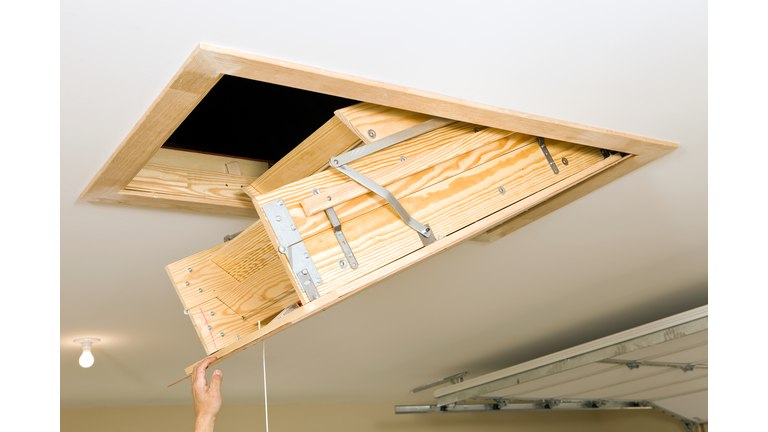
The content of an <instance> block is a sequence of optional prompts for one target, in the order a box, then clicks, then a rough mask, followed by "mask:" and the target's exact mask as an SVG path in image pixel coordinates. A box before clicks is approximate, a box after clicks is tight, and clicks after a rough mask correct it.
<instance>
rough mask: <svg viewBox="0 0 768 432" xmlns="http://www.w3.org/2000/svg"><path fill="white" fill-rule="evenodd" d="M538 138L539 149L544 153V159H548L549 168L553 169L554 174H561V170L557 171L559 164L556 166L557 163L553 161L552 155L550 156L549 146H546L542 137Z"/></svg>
mask: <svg viewBox="0 0 768 432" xmlns="http://www.w3.org/2000/svg"><path fill="white" fill-rule="evenodd" d="M536 138H537V139H538V140H539V148H540V149H541V151H542V152H543V153H544V157H545V158H547V162H548V163H549V167H550V168H552V172H553V173H555V175H557V174H560V170H559V169H557V164H555V161H554V160H552V155H550V154H549V150H548V149H547V145H546V144H544V138H542V137H536Z"/></svg>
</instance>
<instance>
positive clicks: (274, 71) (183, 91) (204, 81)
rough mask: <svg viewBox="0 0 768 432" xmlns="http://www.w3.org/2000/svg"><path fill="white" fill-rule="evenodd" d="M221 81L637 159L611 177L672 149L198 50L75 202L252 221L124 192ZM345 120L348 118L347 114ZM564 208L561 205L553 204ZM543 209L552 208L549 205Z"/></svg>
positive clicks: (232, 210)
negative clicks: (250, 82) (234, 79)
mask: <svg viewBox="0 0 768 432" xmlns="http://www.w3.org/2000/svg"><path fill="white" fill-rule="evenodd" d="M222 74H228V75H233V76H238V77H241V78H247V79H254V80H258V81H263V82H268V83H272V84H278V85H284V86H288V87H293V88H300V89H303V90H309V91H315V92H320V93H324V94H330V95H334V96H339V97H344V98H349V99H354V100H359V101H363V102H368V103H372V104H376V105H381V106H385V107H388V108H392V109H399V110H405V111H410V112H415V113H421V114H424V115H426V116H438V117H445V118H450V119H453V120H458V121H463V122H468V123H473V124H479V125H484V126H487V127H494V128H498V129H503V130H512V131H518V132H520V133H525V134H529V135H534V136H543V137H546V138H553V139H561V140H565V141H569V142H573V143H578V144H584V145H589V146H593V147H597V148H605V149H610V150H616V151H620V152H625V153H629V154H633V155H636V156H637V158H636V159H635V160H634V161H633V165H632V166H631V167H630V166H627V167H623V168H622V169H621V170H615V171H613V173H614V175H617V174H620V175H624V174H626V173H628V172H631V171H632V170H634V169H636V168H637V167H639V166H643V165H645V164H647V163H649V162H651V161H653V160H655V159H657V158H659V157H661V156H663V155H665V154H667V153H669V152H671V151H673V150H674V149H676V148H677V147H678V146H677V144H674V143H670V142H665V141H661V140H656V139H651V138H644V137H640V136H636V135H630V134H625V133H621V132H615V131H610V130H606V129H601V128H597V127H592V126H584V125H579V124H576V123H571V122H566V121H562V120H554V119H549V118H546V117H541V116H535V115H531V114H525V113H520V112H516V111H512V110H508V109H503V108H496V107H491V106H487V105H482V104H477V103H474V102H468V101H464V100H460V99H456V98H452V97H448V96H441V95H437V94H433V93H428V92H424V91H419V90H414V89H409V88H405V87H400V86H396V85H392V84H386V83H381V82H377V81H373V80H369V79H365V78H359V77H354V76H349V75H345V74H340V73H336V72H330V71H325V70H322V69H318V68H314V67H311V66H304V65H298V64H294V63H290V62H286V61H282V60H275V59H270V58H267V57H262V56H258V55H254V54H249V53H244V52H239V51H235V50H230V49H226V48H220V47H215V46H212V45H207V44H200V45H198V46H197V47H196V48H195V49H194V51H193V52H192V54H191V55H190V57H189V58H188V59H187V61H186V62H185V63H184V64H183V65H182V67H181V69H180V70H179V71H178V72H177V73H176V75H174V77H173V78H172V79H171V81H170V83H169V84H168V85H167V86H166V88H165V89H163V91H162V92H161V93H160V95H159V96H158V98H157V99H156V100H155V102H153V103H152V105H151V106H150V107H149V109H148V110H147V112H146V113H145V114H144V116H142V117H141V119H139V121H138V123H137V124H136V126H135V127H134V128H133V129H132V130H131V132H130V133H129V134H128V136H127V137H126V138H125V139H124V140H123V142H122V143H121V144H120V145H119V146H118V148H117V150H116V151H115V153H114V154H113V155H112V156H111V157H110V158H109V160H108V161H107V162H106V163H105V164H104V166H103V167H102V168H101V170H99V172H98V173H97V174H96V176H95V177H94V178H93V180H91V182H90V183H89V185H88V186H87V187H86V189H85V190H84V191H83V193H82V194H81V196H80V198H81V199H84V200H87V201H94V202H110V203H123V204H131V205H143V206H153V207H162V208H174V209H184V210H196V211H202V212H208V213H222V214H238V215H253V214H254V213H253V211H252V210H250V209H249V208H248V207H247V206H245V205H242V204H238V203H235V204H233V203H229V202H227V201H226V200H220V201H213V200H202V199H199V198H194V197H181V196H174V195H164V196H157V195H155V196H153V195H152V194H149V193H146V192H137V191H126V190H125V186H126V185H128V183H130V182H131V180H133V178H134V176H135V175H136V174H137V173H138V172H139V171H140V170H141V169H142V168H143V167H144V166H145V165H146V164H147V163H148V162H149V161H150V159H151V158H152V156H153V155H154V154H155V153H156V152H157V151H158V149H160V147H161V146H162V145H163V143H164V142H165V141H166V140H167V138H168V137H169V136H170V135H171V134H172V133H173V131H174V130H175V129H176V128H177V127H178V125H179V124H181V122H182V121H183V120H184V118H186V116H187V115H188V114H189V113H190V112H191V111H192V109H194V107H195V106H196V105H197V103H198V102H199V101H200V100H201V99H202V98H203V97H204V96H205V94H207V93H208V91H210V89H211V88H212V87H213V86H214V85H215V84H216V82H217V81H218V79H219V78H220V77H221V75H222ZM348 117H349V118H352V116H351V115H349V116H348ZM370 121H371V120H365V119H362V120H360V122H359V123H357V124H358V126H357V127H356V130H358V132H361V131H365V132H366V133H367V131H366V130H365V128H366V127H369V126H367V124H369V123H370ZM374 122H375V121H374ZM350 124H353V123H350ZM358 128H359V129H358ZM379 130H380V131H381V130H382V129H381V128H380V129H379ZM382 134H384V132H377V136H379V137H380V136H382ZM355 136H356V137H357V135H355ZM608 178H609V177H607V176H605V177H601V180H595V181H594V182H593V184H597V183H599V182H602V184H605V183H604V182H607V181H609V180H608ZM569 193H570V192H569ZM565 201H567V199H563V200H559V201H558V202H565ZM547 208H549V209H551V206H549V207H547ZM550 211H551V210H550ZM249 212H250V213H249Z"/></svg>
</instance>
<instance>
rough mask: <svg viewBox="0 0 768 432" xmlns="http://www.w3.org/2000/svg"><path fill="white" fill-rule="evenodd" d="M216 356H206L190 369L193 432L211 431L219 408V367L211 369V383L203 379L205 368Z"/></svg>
mask: <svg viewBox="0 0 768 432" xmlns="http://www.w3.org/2000/svg"><path fill="white" fill-rule="evenodd" d="M214 361H216V357H208V358H207V359H205V360H203V361H202V362H200V364H198V365H197V366H195V369H194V370H193V371H192V399H193V400H194V402H195V416H196V417H195V432H211V431H213V422H214V420H216V415H217V414H218V413H219V410H220V409H221V381H222V379H223V377H224V375H223V373H222V372H221V370H220V369H216V370H215V371H213V375H212V376H211V385H210V386H208V382H207V380H206V379H205V370H206V369H207V368H208V365H210V364H211V363H212V362H214Z"/></svg>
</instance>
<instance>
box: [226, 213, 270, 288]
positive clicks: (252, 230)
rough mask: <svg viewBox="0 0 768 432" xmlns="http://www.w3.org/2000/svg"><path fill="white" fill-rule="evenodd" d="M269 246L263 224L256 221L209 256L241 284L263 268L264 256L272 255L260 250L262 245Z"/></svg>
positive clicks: (265, 257)
mask: <svg viewBox="0 0 768 432" xmlns="http://www.w3.org/2000/svg"><path fill="white" fill-rule="evenodd" d="M269 244H270V241H269V236H267V233H266V232H265V231H264V226H263V224H262V223H261V221H256V222H254V223H253V224H252V225H251V226H249V227H248V228H246V229H245V230H243V232H241V233H240V234H238V235H237V237H235V238H234V239H232V240H230V241H228V242H226V243H224V244H223V245H222V247H221V248H220V249H219V250H218V251H216V252H215V253H213V254H211V261H213V262H214V263H216V264H217V265H218V266H219V267H221V268H222V269H223V270H224V271H226V272H227V273H229V274H230V275H232V277H234V278H235V279H237V280H238V281H241V282H242V281H243V280H245V279H247V278H248V277H249V276H251V275H252V274H253V273H254V272H255V271H258V269H259V268H261V267H263V265H264V261H265V260H266V259H267V256H266V255H269V256H271V255H273V254H268V252H269V251H264V250H263V249H262V247H263V246H264V245H269Z"/></svg>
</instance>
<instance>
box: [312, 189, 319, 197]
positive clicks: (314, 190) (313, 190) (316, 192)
mask: <svg viewBox="0 0 768 432" xmlns="http://www.w3.org/2000/svg"><path fill="white" fill-rule="evenodd" d="M319 193H320V189H318V188H314V189H312V195H317V194H319Z"/></svg>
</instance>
